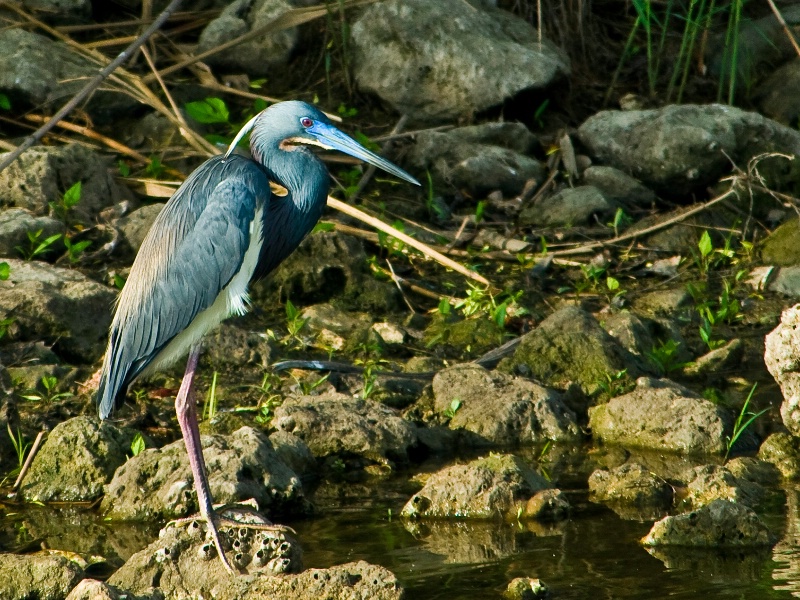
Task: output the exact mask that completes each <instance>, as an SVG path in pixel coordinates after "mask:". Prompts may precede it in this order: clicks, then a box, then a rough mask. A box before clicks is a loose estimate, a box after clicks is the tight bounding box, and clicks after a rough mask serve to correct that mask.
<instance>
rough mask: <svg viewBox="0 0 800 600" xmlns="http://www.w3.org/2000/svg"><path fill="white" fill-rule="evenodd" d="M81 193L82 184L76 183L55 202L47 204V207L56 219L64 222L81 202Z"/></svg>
mask: <svg viewBox="0 0 800 600" xmlns="http://www.w3.org/2000/svg"><path fill="white" fill-rule="evenodd" d="M81 193H82V184H81V182H80V181H76V182H75V183H74V184H72V186H70V188H69V189H68V190H67V191H66V192H64V194H63V195H62V196H61V198H60V199H59V200H58V201H57V202H49V203H48V206H50V210H51V211H52V213H53V214H54V215H55V216H56V217H57V218H59V219H61V220H62V221H64V222H66V221H67V218H68V217H69V213H70V211H71V210H72V209H73V208H75V206H76V205H77V204H78V202H80V201H81Z"/></svg>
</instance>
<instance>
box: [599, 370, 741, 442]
mask: <svg viewBox="0 0 800 600" xmlns="http://www.w3.org/2000/svg"><path fill="white" fill-rule="evenodd" d="M730 421H731V419H730V416H729V415H727V414H726V413H725V412H724V411H723V409H721V408H720V407H718V406H716V405H714V404H713V403H711V402H709V401H708V400H705V399H704V398H702V397H700V396H698V395H697V394H695V393H694V392H691V391H690V390H688V389H686V388H684V387H682V386H679V385H678V384H676V383H673V382H671V381H669V380H668V379H660V380H659V379H651V378H647V377H642V378H640V379H639V380H638V381H637V382H636V389H635V390H634V391H632V392H630V393H629V394H625V395H623V396H617V397H616V398H612V399H611V400H610V401H609V402H608V403H607V404H602V405H600V406H595V407H593V408H590V409H589V426H590V427H591V429H592V436H593V437H594V438H595V439H598V440H602V441H603V442H604V443H607V444H619V445H622V446H631V447H634V448H649V449H651V450H659V451H662V452H677V453H681V454H721V453H723V452H725V450H726V436H727V435H728V434H729V433H730Z"/></svg>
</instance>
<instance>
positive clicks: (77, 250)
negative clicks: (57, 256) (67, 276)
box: [64, 236, 92, 265]
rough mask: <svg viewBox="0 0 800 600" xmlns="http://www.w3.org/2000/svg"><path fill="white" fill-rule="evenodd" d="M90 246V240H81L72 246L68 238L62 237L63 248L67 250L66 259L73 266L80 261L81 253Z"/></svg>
mask: <svg viewBox="0 0 800 600" xmlns="http://www.w3.org/2000/svg"><path fill="white" fill-rule="evenodd" d="M91 245H92V242H91V240H82V241H80V242H75V243H74V244H73V243H72V242H71V241H70V239H69V238H68V237H66V236H64V246H66V248H67V257H68V258H69V262H70V263H72V264H73V265H74V264H75V263H77V262H79V261H80V259H81V256H82V255H83V253H84V252H85V251H86V249H87V248H88V247H89V246H91Z"/></svg>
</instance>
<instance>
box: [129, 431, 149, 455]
mask: <svg viewBox="0 0 800 600" xmlns="http://www.w3.org/2000/svg"><path fill="white" fill-rule="evenodd" d="M145 448H147V444H145V441H144V437H143V436H142V434H141V433H139V432H138V431H137V432H136V435H135V436H133V440H132V441H131V456H139V455H140V454H141V453H142V452H144V450H145Z"/></svg>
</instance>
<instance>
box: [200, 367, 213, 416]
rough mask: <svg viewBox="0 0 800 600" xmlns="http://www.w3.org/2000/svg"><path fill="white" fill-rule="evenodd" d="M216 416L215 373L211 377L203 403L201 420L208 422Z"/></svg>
mask: <svg viewBox="0 0 800 600" xmlns="http://www.w3.org/2000/svg"><path fill="white" fill-rule="evenodd" d="M216 414H217V372H216V371H214V374H213V375H212V376H211V387H210V388H209V390H208V394H206V398H205V400H204V401H203V413H202V417H201V418H202V420H203V421H210V420H211V419H213V418H214V416H215V415H216Z"/></svg>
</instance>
